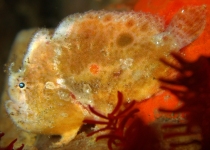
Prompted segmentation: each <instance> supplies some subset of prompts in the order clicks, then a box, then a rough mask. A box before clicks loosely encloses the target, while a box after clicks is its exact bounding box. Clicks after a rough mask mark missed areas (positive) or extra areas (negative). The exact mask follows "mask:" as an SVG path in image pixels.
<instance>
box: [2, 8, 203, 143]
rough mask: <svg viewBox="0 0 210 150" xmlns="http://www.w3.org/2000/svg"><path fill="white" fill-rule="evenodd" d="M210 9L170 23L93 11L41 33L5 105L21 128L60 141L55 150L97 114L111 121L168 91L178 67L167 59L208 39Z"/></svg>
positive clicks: (12, 77) (183, 13)
mask: <svg viewBox="0 0 210 150" xmlns="http://www.w3.org/2000/svg"><path fill="white" fill-rule="evenodd" d="M205 23H206V6H205V5H201V6H185V7H182V8H180V10H179V11H177V13H176V14H175V15H174V16H173V18H172V19H171V20H170V23H169V24H167V25H166V24H165V21H164V19H163V18H162V17H160V16H158V15H154V14H150V13H144V12H133V11H127V12H117V11H88V12H85V13H77V14H74V15H70V16H68V17H67V18H65V19H64V20H63V21H62V22H61V23H60V24H59V25H58V27H57V28H56V29H55V30H54V32H52V31H50V30H48V29H44V28H43V29H39V30H38V31H37V32H36V33H35V34H34V36H33V37H32V40H31V42H30V44H29V46H28V49H27V51H26V54H25V55H24V58H23V61H22V67H21V69H19V71H18V72H14V71H12V67H10V68H9V72H10V73H9V78H8V85H9V87H8V93H9V97H10V100H7V101H6V103H5V107H6V110H7V112H8V114H9V116H10V117H11V119H12V120H13V122H14V123H15V124H16V125H17V126H18V127H19V128H21V129H22V130H25V131H27V132H31V133H36V134H46V135H60V136H61V139H60V140H59V141H58V142H55V143H53V144H52V147H61V146H63V145H66V144H68V143H69V142H70V141H71V140H72V139H74V138H75V136H76V135H77V133H78V131H79V129H80V128H81V126H82V125H83V120H84V119H85V118H95V119H97V116H94V115H92V114H91V113H90V110H89V107H88V106H91V107H94V109H96V110H98V111H100V112H103V114H108V113H109V112H111V111H112V110H113V108H114V107H115V105H116V103H117V91H120V92H122V93H123V95H124V102H130V101H132V100H134V99H135V100H136V101H143V100H145V99H147V98H149V97H151V96H152V95H154V94H155V93H157V92H158V91H160V88H159V86H160V82H159V80H158V79H159V78H160V77H165V76H169V75H170V74H171V71H170V68H169V67H168V66H166V65H165V64H163V63H162V62H161V61H160V59H161V58H163V57H164V58H166V59H168V60H171V59H172V56H170V53H171V52H173V51H176V52H178V51H179V50H180V49H182V48H183V47H186V46H188V45H189V44H191V43H192V42H193V41H194V40H196V39H197V38H198V37H199V35H200V34H201V33H202V32H203V30H204V28H205Z"/></svg>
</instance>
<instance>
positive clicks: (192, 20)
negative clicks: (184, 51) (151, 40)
mask: <svg viewBox="0 0 210 150" xmlns="http://www.w3.org/2000/svg"><path fill="white" fill-rule="evenodd" d="M205 24H206V6H205V5H202V6H187V7H184V8H182V9H181V10H179V11H178V12H177V13H176V15H175V16H174V17H173V18H172V20H171V22H170V23H169V25H168V27H167V28H166V32H169V33H170V34H171V35H172V36H173V38H174V39H175V41H176V44H177V46H178V48H179V49H181V48H183V47H184V46H187V45H188V44H190V43H191V42H192V41H194V40H195V39H197V38H198V36H199V35H200V34H201V33H202V32H203V30H204V28H205Z"/></svg>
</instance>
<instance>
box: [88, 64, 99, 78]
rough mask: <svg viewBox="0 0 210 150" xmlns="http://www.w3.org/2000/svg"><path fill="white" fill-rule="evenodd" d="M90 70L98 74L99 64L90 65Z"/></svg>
mask: <svg viewBox="0 0 210 150" xmlns="http://www.w3.org/2000/svg"><path fill="white" fill-rule="evenodd" d="M90 72H91V73H92V74H94V75H96V74H98V72H99V66H98V65H97V64H92V65H90Z"/></svg>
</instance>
